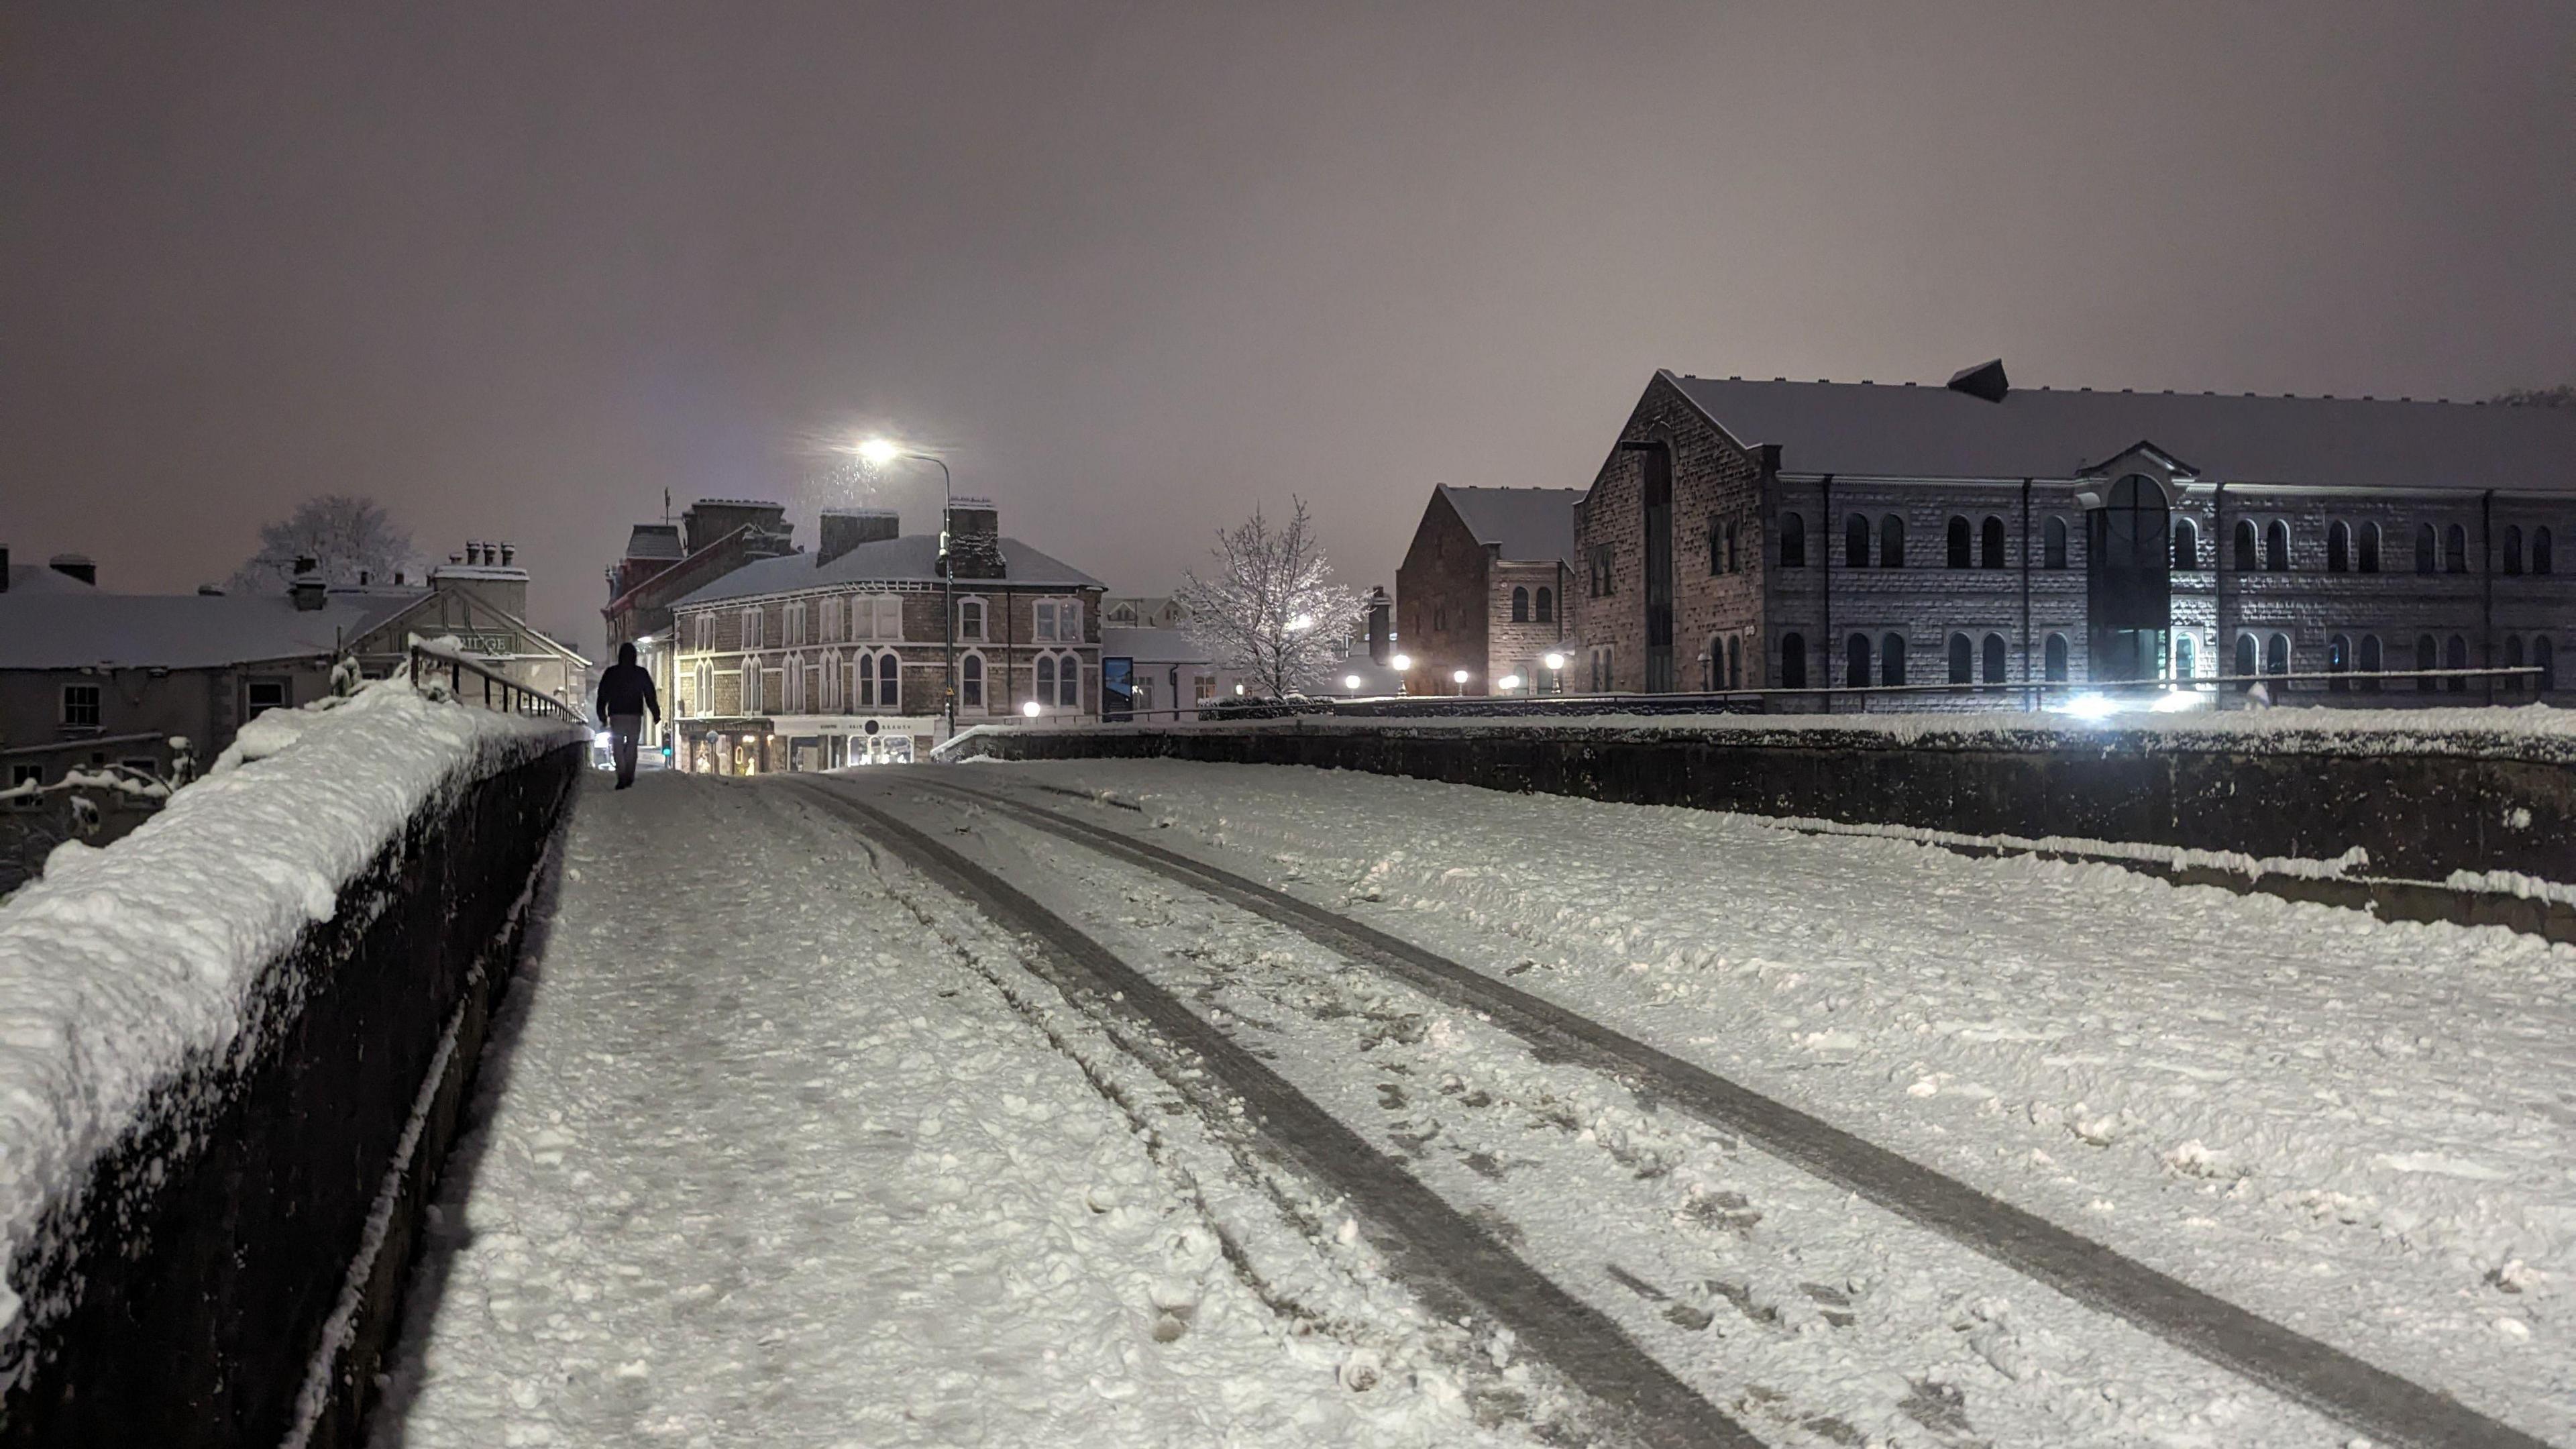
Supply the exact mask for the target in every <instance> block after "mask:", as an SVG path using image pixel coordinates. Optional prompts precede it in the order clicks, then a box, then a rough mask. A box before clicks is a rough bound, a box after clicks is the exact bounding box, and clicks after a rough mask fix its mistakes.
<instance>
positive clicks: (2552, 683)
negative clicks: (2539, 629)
mask: <svg viewBox="0 0 2576 1449" xmlns="http://www.w3.org/2000/svg"><path fill="white" fill-rule="evenodd" d="M2531 662H2532V663H2533V664H2535V665H2537V666H2538V667H2539V669H2540V690H2541V692H2542V693H2543V694H2546V693H2548V692H2549V691H2551V690H2553V689H2556V688H2557V687H2558V651H2557V650H2556V649H2554V648H2553V647H2551V645H2550V643H2549V636H2548V635H2546V634H2535V635H2533V636H2532V637H2531Z"/></svg>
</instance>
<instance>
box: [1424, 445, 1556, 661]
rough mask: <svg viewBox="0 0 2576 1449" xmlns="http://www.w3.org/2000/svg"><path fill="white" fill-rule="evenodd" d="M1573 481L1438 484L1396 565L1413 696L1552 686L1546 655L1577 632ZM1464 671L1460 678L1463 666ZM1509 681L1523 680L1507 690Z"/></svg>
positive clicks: (1554, 651)
mask: <svg viewBox="0 0 2576 1449" xmlns="http://www.w3.org/2000/svg"><path fill="white" fill-rule="evenodd" d="M1583 497H1584V495H1583V492H1582V490H1580V489H1575V488H1452V487H1450V486H1448V485H1447V484H1445V483H1444V484H1441V485H1440V486H1438V487H1436V488H1434V489H1432V490H1431V502H1430V504H1429V505H1428V506H1426V507H1425V508H1424V509H1423V510H1422V521H1421V522H1420V523H1419V524H1416V525H1415V526H1414V530H1413V544H1412V546H1411V547H1410V548H1408V549H1406V550H1405V554H1404V562H1403V564H1402V565H1401V566H1399V567H1398V568H1397V569H1396V571H1395V611H1396V624H1395V634H1396V638H1397V639H1398V640H1400V641H1401V643H1400V645H1399V646H1398V647H1399V648H1400V649H1401V650H1402V652H1403V653H1404V655H1405V656H1406V657H1407V658H1408V659H1409V660H1411V662H1412V668H1411V669H1410V670H1408V671H1406V674H1405V689H1406V692H1408V693H1412V694H1500V693H1507V692H1539V693H1552V692H1554V691H1556V690H1557V689H1559V688H1561V687H1562V684H1563V679H1562V676H1561V675H1560V674H1558V673H1555V672H1552V671H1550V670H1549V669H1548V668H1547V664H1546V660H1547V656H1548V655H1550V654H1552V653H1559V652H1561V651H1563V650H1564V649H1565V647H1566V645H1567V643H1568V641H1569V640H1570V639H1571V638H1572V637H1573V633H1574V631H1573V627H1572V624H1571V622H1570V621H1569V620H1568V618H1567V617H1566V609H1565V599H1566V594H1567V591H1568V588H1569V586H1570V585H1571V584H1572V582H1573V579H1574V563H1573V560H1574V556H1575V553H1574V509H1575V505H1576V504H1578V503H1580V502H1581V501H1582V500H1583ZM1459 670H1465V671H1466V672H1467V681H1466V683H1464V684H1460V683H1459V682H1458V681H1457V678H1456V676H1457V672H1458V671H1459ZM1505 679H1517V680H1519V681H1520V683H1519V685H1518V686H1517V688H1516V689H1513V690H1506V689H1505V688H1504V686H1503V684H1502V681H1503V680H1505Z"/></svg>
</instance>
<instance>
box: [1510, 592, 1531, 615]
mask: <svg viewBox="0 0 2576 1449" xmlns="http://www.w3.org/2000/svg"><path fill="white" fill-rule="evenodd" d="M1512 622H1513V623H1515V624H1526V623H1528V622H1529V590H1527V589H1524V588H1521V587H1519V586H1517V585H1515V586H1514V587H1513V589H1512Z"/></svg>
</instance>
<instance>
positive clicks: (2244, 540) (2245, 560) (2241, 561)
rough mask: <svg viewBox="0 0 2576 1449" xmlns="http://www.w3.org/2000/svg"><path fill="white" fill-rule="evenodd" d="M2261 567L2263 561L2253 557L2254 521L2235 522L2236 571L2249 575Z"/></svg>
mask: <svg viewBox="0 0 2576 1449" xmlns="http://www.w3.org/2000/svg"><path fill="white" fill-rule="evenodd" d="M2262 566H2263V561H2262V560H2261V559H2259V558H2257V557H2255V556H2254V520H2253V519H2250V518H2240V519H2238V520H2236V571H2237V572H2238V573H2240V574H2249V573H2252V572H2253V571H2254V570H2256V569H2258V568H2261V567H2262Z"/></svg>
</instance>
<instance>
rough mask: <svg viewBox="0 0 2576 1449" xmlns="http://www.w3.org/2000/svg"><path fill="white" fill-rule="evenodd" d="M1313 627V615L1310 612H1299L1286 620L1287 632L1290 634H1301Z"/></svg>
mask: <svg viewBox="0 0 2576 1449" xmlns="http://www.w3.org/2000/svg"><path fill="white" fill-rule="evenodd" d="M1314 627H1315V616H1314V615H1312V614H1299V615H1298V616H1297V617H1296V618H1294V619H1291V620H1289V621H1288V632H1289V633H1291V634H1303V633H1305V632H1306V631H1307V630H1309V629H1312V628H1314Z"/></svg>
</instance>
